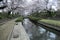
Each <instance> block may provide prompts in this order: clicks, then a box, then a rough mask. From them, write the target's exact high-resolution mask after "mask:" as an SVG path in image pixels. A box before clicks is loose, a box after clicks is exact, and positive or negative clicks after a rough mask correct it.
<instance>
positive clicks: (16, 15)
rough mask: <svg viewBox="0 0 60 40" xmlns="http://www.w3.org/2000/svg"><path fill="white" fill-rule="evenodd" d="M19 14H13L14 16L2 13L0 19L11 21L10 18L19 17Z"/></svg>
mask: <svg viewBox="0 0 60 40" xmlns="http://www.w3.org/2000/svg"><path fill="white" fill-rule="evenodd" d="M19 16H20V15H19V13H15V14H11V13H9V12H8V13H6V12H3V13H0V19H6V18H8V19H12V18H16V17H19Z"/></svg>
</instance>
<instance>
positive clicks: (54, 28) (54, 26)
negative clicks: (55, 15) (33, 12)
mask: <svg viewBox="0 0 60 40" xmlns="http://www.w3.org/2000/svg"><path fill="white" fill-rule="evenodd" d="M29 19H30V18H29ZM30 21H32V22H33V23H35V24H41V25H43V26H45V27H47V28H50V29H53V30H55V31H59V32H60V26H56V25H52V24H48V23H45V22H42V21H35V20H32V19H30Z"/></svg>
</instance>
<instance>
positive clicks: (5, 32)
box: [0, 19, 29, 40]
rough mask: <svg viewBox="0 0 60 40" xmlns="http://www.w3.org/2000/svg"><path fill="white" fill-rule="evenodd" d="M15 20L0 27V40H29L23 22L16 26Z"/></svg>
mask: <svg viewBox="0 0 60 40" xmlns="http://www.w3.org/2000/svg"><path fill="white" fill-rule="evenodd" d="M15 20H16V19H13V20H11V21H8V22H6V23H5V24H3V25H2V26H0V40H29V37H28V35H27V33H26V31H25V29H24V27H23V26H22V24H21V22H20V23H18V25H16V22H15ZM16 35H18V36H16Z"/></svg>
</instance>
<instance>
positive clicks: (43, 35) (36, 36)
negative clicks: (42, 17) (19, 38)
mask: <svg viewBox="0 0 60 40" xmlns="http://www.w3.org/2000/svg"><path fill="white" fill-rule="evenodd" d="M23 26H24V27H25V29H26V32H27V33H28V35H29V37H30V39H31V40H60V36H59V35H57V34H56V33H53V32H50V31H49V30H46V29H44V28H42V27H41V26H36V25H34V24H33V23H32V22H31V21H30V20H29V19H24V21H23Z"/></svg>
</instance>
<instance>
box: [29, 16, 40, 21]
mask: <svg viewBox="0 0 60 40" xmlns="http://www.w3.org/2000/svg"><path fill="white" fill-rule="evenodd" d="M29 19H31V20H33V21H38V20H39V19H40V18H38V17H34V16H29Z"/></svg>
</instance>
